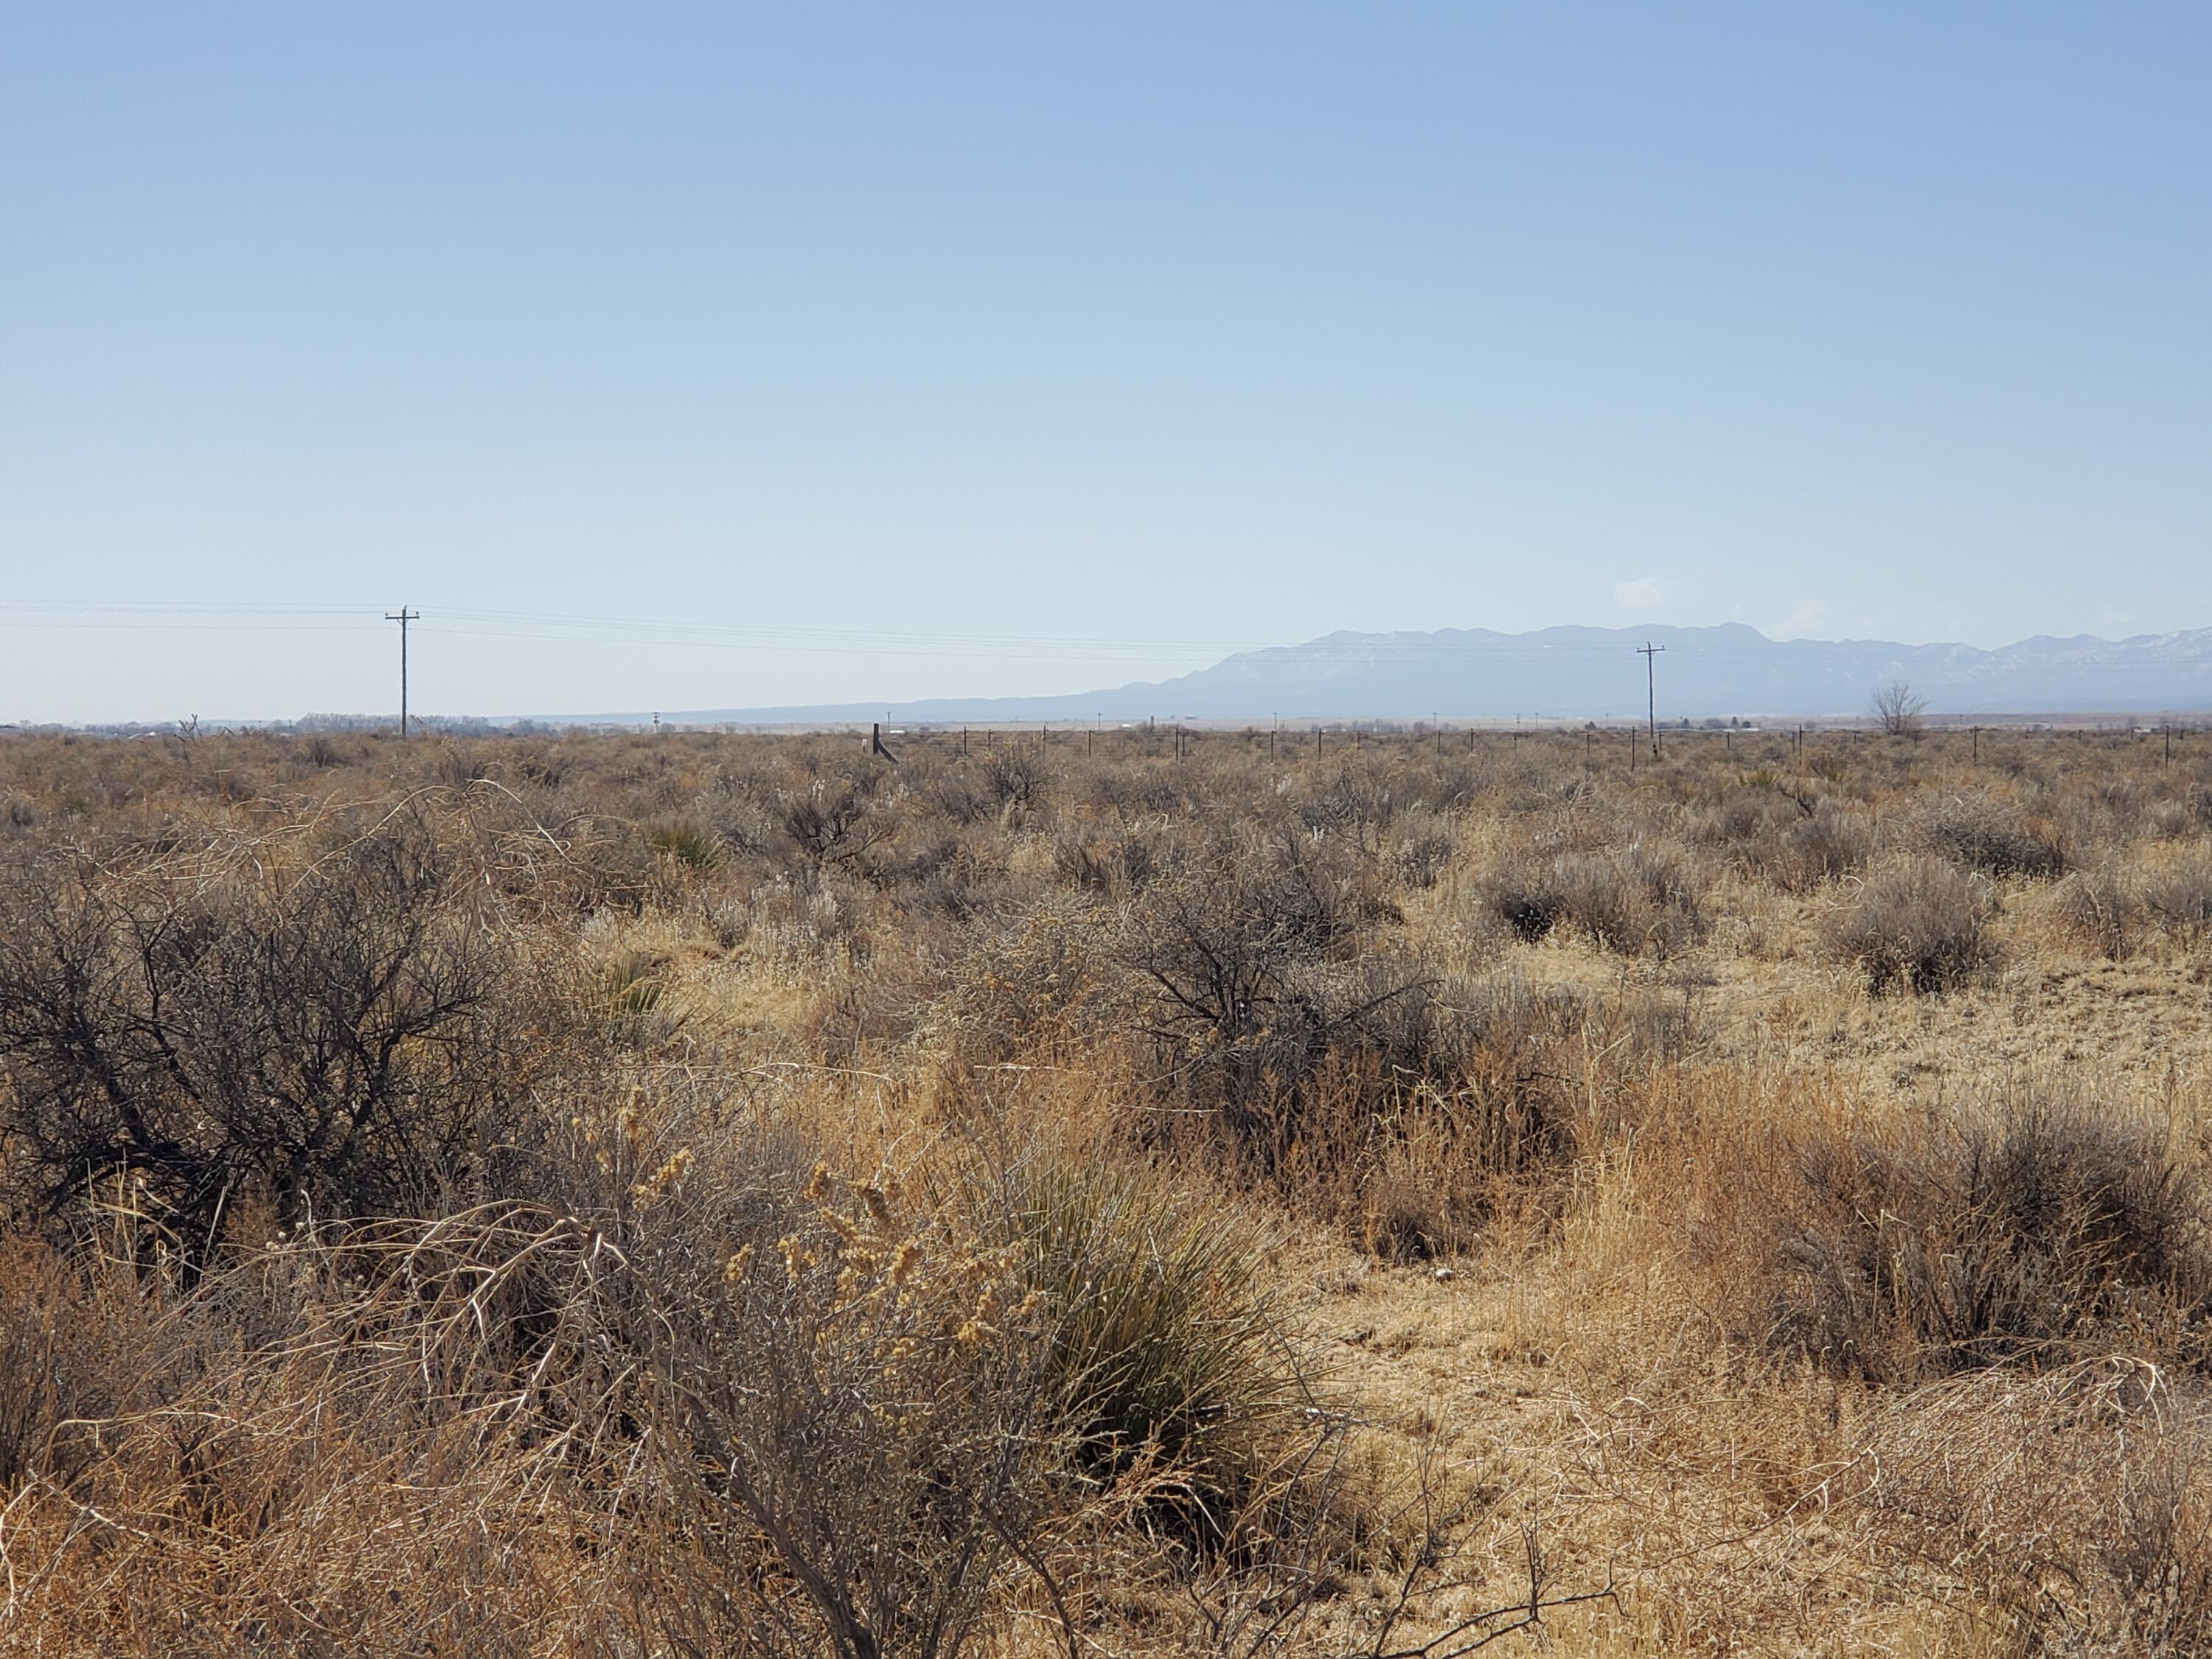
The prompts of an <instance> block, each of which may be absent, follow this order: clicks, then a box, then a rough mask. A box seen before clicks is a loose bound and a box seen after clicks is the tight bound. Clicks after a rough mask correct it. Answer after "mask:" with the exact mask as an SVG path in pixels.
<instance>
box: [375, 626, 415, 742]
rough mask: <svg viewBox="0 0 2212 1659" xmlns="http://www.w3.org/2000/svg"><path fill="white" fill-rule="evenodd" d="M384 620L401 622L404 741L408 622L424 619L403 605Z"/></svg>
mask: <svg viewBox="0 0 2212 1659" xmlns="http://www.w3.org/2000/svg"><path fill="white" fill-rule="evenodd" d="M384 620H385V621H386V622H396V623H398V624H399V738H400V741H401V742H403V743H404V742H405V741H406V739H407V624H408V623H411V622H420V621H422V612H421V611H410V610H409V609H408V608H407V607H406V606H405V605H401V606H400V607H399V609H398V611H386V612H385V613H384Z"/></svg>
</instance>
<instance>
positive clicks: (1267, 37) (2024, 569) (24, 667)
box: [0, 3, 2212, 720]
mask: <svg viewBox="0 0 2212 1659" xmlns="http://www.w3.org/2000/svg"><path fill="white" fill-rule="evenodd" d="M2208 76H2212V9H2208V8H2206V7H2204V6H2203V5H2201V4H2170V5H2152V4H2141V5H2115V6H2103V7H2092V6H2087V5H2078V4H2077V5H2065V6H2059V5H2049V4H2008V5H2002V6H2000V5H1996V4H1984V5H1972V6H1967V5H1928V4H1915V5H1910V6H1906V5H1893V6H1881V5H1862V6H1853V7H1779V6H1771V5H1749V4H1746V5H1740V6H1719V5H1708V4H1696V3H1685V4H1680V5H1674V6H1666V7H1653V6H1644V5H1635V6H1631V5H1626V4H1622V5H1595V4H1576V5H1556V6H1537V5H1534V4H1522V5H1513V6H1504V5H1489V4H1472V3H1466V4H1451V5H1425V6H1409V5H1381V6H1365V7H1349V6H1345V7H1318V6H1311V5H1300V4H1279V3H1277V4H1267V5H1259V4H1246V5H1227V4H1222V5H1213V6H1206V7H1191V6H1174V7H1169V6H1157V5H1135V4H1132V5H1123V6H1115V7H1102V8H1085V9H1077V8H1072V7H1040V6H1033V5H1024V6H1015V5H1006V6H1000V7H984V6H975V5H957V4H945V5H936V6H905V7H896V8H894V7H890V6H881V5H854V6H844V7H836V8H831V7H808V8H799V7H789V8H773V9H771V8H755V7H743V8H739V7H728V6H699V7H696V8H690V7H671V6H665V5H636V6H626V7H619V8H617V7H599V8H582V7H574V6H562V5H544V4H539V5H530V6H524V5H520V4H514V5H502V6H492V5H467V4H464V5H452V6H439V7H428V6H419V5H406V4H393V5H387V6H382V7H376V8H366V7H362V8H343V9H341V8H332V7H299V6H289V7H277V6H238V5H222V4H203V5H194V6H190V7H168V8H157V7H152V6H137V7H111V6H68V7H63V6H50V7H38V8H33V7H17V8H14V9H11V10H10V11H9V15H7V17H6V18H5V20H4V21H0V204H3V205H4V212H5V228H4V231H0V578H4V580H0V720H9V719H36V720H106V719H118V718H130V717H167V716H172V715H179V714H185V713H186V712H197V713H199V714H203V715H206V716H209V717H211V718H221V717H247V716H271V715H273V716H281V715H290V714H300V713H302V712H305V711H307V710H310V709H318V710H333V709H343V710H365V709H382V708H390V707H392V705H393V704H394V702H396V693H395V688H394V687H393V685H392V680H393V678H394V675H393V669H394V666H395V659H396V656H397V640H396V631H397V630H396V629H393V628H392V626H391V625H390V624H389V623H384V622H382V621H380V619H379V616H378V613H379V612H380V611H382V610H386V609H391V608H396V607H398V605H402V604H403V603H404V604H406V605H412V606H415V607H416V608H418V609H419V610H421V611H422V612H423V613H424V621H423V623H422V624H420V627H419V630H418V631H417V633H416V635H415V636H414V641H413V669H414V681H415V684H414V700H415V702H416V707H417V708H422V709H428V710H433V711H441V712H450V713H461V712H481V713H511V712H524V711H528V712H564V711H566V712H580V711H586V710H605V709H639V708H670V709H675V708H708V707H728V706H738V705H758V704H767V703H779V702H817V701H847V700H856V701H857V700H866V699H873V698H882V699H890V698H893V697H903V696H921V695H931V694H939V693H944V694H971V693H994V692H1006V693H1012V692H1031V691H1034V692H1057V691H1073V690H1081V689H1084V688H1085V687H1089V686H1092V685H1098V684H1117V683H1120V682H1121V681H1124V680H1127V679H1132V678H1161V677H1163V676H1164V675H1167V674H1170V673H1173V672H1176V671H1180V670H1181V669H1182V668H1185V667H1190V666H1195V665H1199V664H1200V663H1201V662H1204V661H1206V660H1211V659H1214V658H1216V657H1218V656H1219V655H1220V654H1222V653H1223V651H1224V650H1225V649H1226V648H1228V647H1231V645H1233V644H1235V643H1237V642H1240V641H1254V642H1259V641H1273V642H1288V641H1296V640H1300V639H1304V638H1308V637H1310V636H1312V635H1318V634H1322V633H1325V632H1328V631H1330V630H1333V629H1339V628H1352V629H1425V628H1435V627H1444V626H1455V627H1488V628H1496V629H1512V630H1518V629H1528V628H1534V627H1542V626H1546V625H1548V624H1552V623H1564V622H1576V623H1601V624H1626V623H1636V622H1644V621H1661V622H1669V623H1712V622H1721V621H1730V620H1734V621H1741V622H1746V623H1751V624H1753V625H1754V626H1757V627H1759V628H1762V629H1766V630H1767V631H1769V632H1771V633H1782V634H1796V635H1808V634H1809V635H1860V636H1869V635H1875V636H1883V637H1892V638H1899V639H1904V640H1907V641H1924V640H1933V639H1962V640H1966V641H1972V642H1973V643H1977V644H1983V645H1992V644H1998V643H2002V642H2004V641H2008V640H2011V639H2014V638H2017V637H2020V636H2021V635H2028V634H2033V633H2067V634H2070V633H2074V632H2077V631H2090V632H2099V633H2105V634H2108V635H2120V634H2128V633H2136V632H2146V631H2162V630H2165V629H2171V628H2179V627H2194V626H2203V625H2206V624H2212V303H2208V300H2209V299H2212V290H2209V289H2208V279H2209V278H2212V186H2208V183H2207V178H2206V173H2205V164H2206V161H2207V158H2208V157H2212V99H2208V98H2207V97H2206V96H2205V95H2204V87H2205V85H2206V83H2207V80H2208ZM70 602H86V603H99V604H122V603H131V604H139V605H155V606H173V605H177V604H179V603H186V602H189V603H195V604H201V605H258V606H274V605H297V606H303V607H333V608H334V609H333V610H332V611H331V612H330V613H329V614H323V613H322V612H321V611H319V610H303V611H298V612H293V613H284V614H278V613H275V612H272V611H265V610H264V611H252V612H237V613H228V614H219V613H216V612H213V611H210V612H207V613H204V614H197V615H187V614H180V613H179V612H177V611H174V610H173V609H155V610H150V611H143V612H137V613H133V614H131V615H128V616H113V615H109V616H94V615H92V614H90V613H84V612H73V611H58V610H54V609H52V608H46V609H35V608H27V607H34V606H40V605H44V606H47V607H51V606H53V605H60V604H66V603H70ZM11 607H12V608H11ZM468 613H475V614H473V615H471V614H468ZM489 613H497V614H489ZM521 613H532V615H535V614H536V613H557V614H558V615H561V616H577V617H628V618H643V619H661V620H666V621H675V622H680V623H685V624H693V625H697V624H714V625H716V626H718V627H721V628H725V629H784V630H814V631H813V632H811V633H807V632H787V633H758V634H744V633H739V632H730V633H726V634H719V635H689V634H681V633H661V634H658V635H653V634H645V633H640V632H638V631H636V630H627V631H624V630H613V631H608V630H604V629H603V630H599V631H598V632H593V631H591V630H588V629H582V630H580V629H577V628H576V627H575V626H574V625H572V624H568V623H559V622H552V621H543V622H541V621H532V620H530V619H529V618H528V617H522V616H521ZM88 623H98V624H99V625H98V626H88V625H86V624H88ZM116 623H129V624H130V625H129V626H117V625H115V624H116ZM185 623H189V624H191V625H190V626H183V625H180V624H185ZM210 623H222V626H219V627H218V626H210V625H206V624H210ZM955 636H962V637H955ZM1068 641H1111V642H1113V643H1107V644H1097V645H1093V644H1084V643H1067V642H1068Z"/></svg>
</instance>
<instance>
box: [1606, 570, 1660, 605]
mask: <svg viewBox="0 0 2212 1659" xmlns="http://www.w3.org/2000/svg"><path fill="white" fill-rule="evenodd" d="M1666 599H1667V584H1666V582H1665V581H1664V580H1662V579H1661V578H1660V577H1657V576H1638V577H1637V578H1636V579H1635V580H1633V581H1626V582H1615V583H1614V584H1613V604H1614V605H1618V606H1619V607H1620V609H1621V610H1623V611H1656V610H1657V609H1658V608H1659V607H1660V606H1661V605H1663V604H1665V603H1666Z"/></svg>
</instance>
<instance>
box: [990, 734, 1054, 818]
mask: <svg viewBox="0 0 2212 1659" xmlns="http://www.w3.org/2000/svg"><path fill="white" fill-rule="evenodd" d="M982 770H983V787H985V789H987V791H989V793H990V798H991V799H992V801H993V802H994V804H995V805H996V806H997V807H998V809H999V811H1001V812H1004V811H1009V810H1012V811H1029V810H1030V809H1031V808H1033V807H1036V806H1037V805H1040V804H1042V801H1043V799H1044V791H1045V783H1046V773H1045V769H1044V766H1043V763H1042V762H1041V761H1040V760H1039V759H1038V758H1037V757H1036V755H1035V754H1033V753H1031V752H1030V750H1026V749H1017V748H1015V747H1013V746H1012V745H1011V744H1002V745H1001V746H1000V747H999V748H996V749H994V750H992V751H991V752H990V753H989V754H987V755H986V756H985V757H983V769H982Z"/></svg>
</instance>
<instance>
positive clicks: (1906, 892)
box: [1826, 858, 1996, 993]
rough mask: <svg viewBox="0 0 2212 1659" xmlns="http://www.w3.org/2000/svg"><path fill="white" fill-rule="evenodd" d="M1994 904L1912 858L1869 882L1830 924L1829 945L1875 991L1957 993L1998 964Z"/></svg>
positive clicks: (1973, 887) (1938, 865)
mask: <svg viewBox="0 0 2212 1659" xmlns="http://www.w3.org/2000/svg"><path fill="white" fill-rule="evenodd" d="M1993 908H1994V901H1993V900H1992V899H1991V898H1990V895H1989V894H1988V893H1987V892H1986V891H1985V890H1984V889H1982V888H1981V887H1979V886H1978V885H1977V884H1975V882H1974V880H1973V879H1972V878H1971V877H1968V876H1966V875H1962V874H1960V872H1959V871H1957V870H1956V869H1954V867H1953V866H1950V865H1948V864H1946V863H1944V862H1942V861H1941V860H1936V859H1929V858H1906V859H1904V860H1899V861H1897V862H1895V863H1893V864H1890V865H1887V866H1884V867H1883V868H1881V869H1880V870H1877V871H1875V872H1874V873H1873V874H1872V875H1870V876H1869V877H1868V878H1866V882H1865V884H1864V885H1863V887H1862V888H1861V889H1860V890H1859V894H1858V896H1857V899H1856V900H1855V901H1854V902H1852V904H1851V905H1850V907H1849V908H1846V909H1844V910H1843V911H1841V912H1839V913H1838V915H1836V916H1835V917H1834V918H1832V921H1830V923H1829V925H1828V928H1827V935H1826V943H1827V947H1828V949H1829V950H1830V951H1831V952H1832V953H1833V954H1834V955H1835V956H1837V957H1841V958H1843V959H1844V960H1846V961H1849V962H1853V963H1857V964H1858V966H1859V967H1860V968H1861V969H1863V970H1864V972H1865V974H1866V976H1867V982H1868V984H1869V986H1870V987H1872V988H1873V989H1874V990H1875V991H1884V990H1905V991H1917V992H1922V993H1933V992H1941V991H1948V990H1954V989H1956V988H1957V987H1960V986H1961V985H1964V984H1966V982H1967V981H1970V980H1971V979H1972V978H1973V977H1974V976H1975V975H1978V974H1979V973H1981V972H1982V971H1983V970H1984V969H1986V968H1988V967H1989V966H1990V963H1992V962H1993V961H1994V960H1995V958H1996V946H1995V945H1994V943H1993V942H1992V940H1991V939H1990V932H1989V922H1990V914H1991V912H1992V909H1993Z"/></svg>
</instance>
